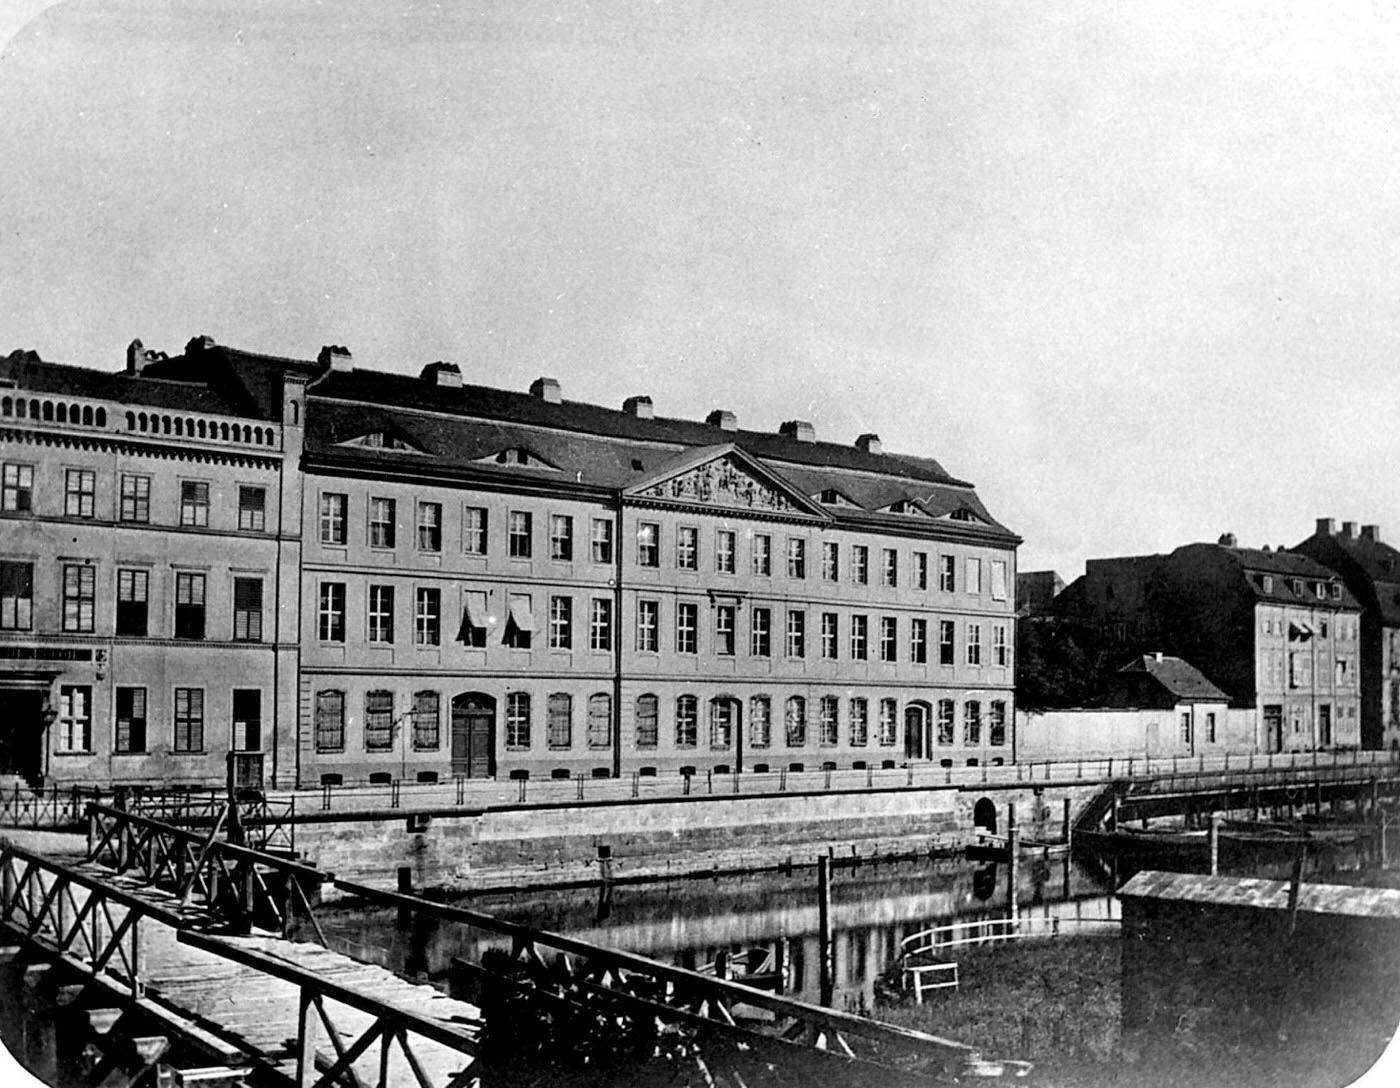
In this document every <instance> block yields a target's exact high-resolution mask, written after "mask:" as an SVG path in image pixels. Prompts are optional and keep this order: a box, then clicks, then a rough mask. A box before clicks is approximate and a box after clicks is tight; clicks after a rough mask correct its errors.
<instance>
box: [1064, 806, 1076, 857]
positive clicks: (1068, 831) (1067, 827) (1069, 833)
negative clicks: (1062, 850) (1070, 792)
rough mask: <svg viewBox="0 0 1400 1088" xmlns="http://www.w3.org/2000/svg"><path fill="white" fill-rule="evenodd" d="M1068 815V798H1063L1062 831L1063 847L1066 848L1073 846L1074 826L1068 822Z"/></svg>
mask: <svg viewBox="0 0 1400 1088" xmlns="http://www.w3.org/2000/svg"><path fill="white" fill-rule="evenodd" d="M1069 813H1070V799H1069V798H1068V797H1066V798H1065V815H1064V831H1063V838H1064V841H1065V846H1066V847H1070V846H1073V845H1074V824H1072V823H1071V822H1070V818H1069Z"/></svg>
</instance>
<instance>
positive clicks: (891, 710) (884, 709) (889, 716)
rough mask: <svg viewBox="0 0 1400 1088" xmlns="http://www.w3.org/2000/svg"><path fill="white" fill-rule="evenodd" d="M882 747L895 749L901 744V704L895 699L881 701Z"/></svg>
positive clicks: (880, 738) (880, 739)
mask: <svg viewBox="0 0 1400 1088" xmlns="http://www.w3.org/2000/svg"><path fill="white" fill-rule="evenodd" d="M879 741H880V746H881V747H882V748H893V747H894V746H895V744H897V743H898V742H899V703H897V702H896V701H895V700H894V699H881V700H880V737H879Z"/></svg>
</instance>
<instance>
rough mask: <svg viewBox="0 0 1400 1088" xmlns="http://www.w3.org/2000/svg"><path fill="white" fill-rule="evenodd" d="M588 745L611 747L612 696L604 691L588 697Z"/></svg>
mask: <svg viewBox="0 0 1400 1088" xmlns="http://www.w3.org/2000/svg"><path fill="white" fill-rule="evenodd" d="M588 747H590V748H611V747H612V696H611V695H608V694H607V693H605V692H599V693H598V694H597V695H590V696H589V697H588Z"/></svg>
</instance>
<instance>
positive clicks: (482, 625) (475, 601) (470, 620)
mask: <svg viewBox="0 0 1400 1088" xmlns="http://www.w3.org/2000/svg"><path fill="white" fill-rule="evenodd" d="M495 623H496V617H494V616H492V615H491V612H490V610H489V609H488V608H487V606H486V594H485V593H482V592H481V591H479V590H474V589H468V590H464V591H463V592H462V625H461V626H460V627H459V628H458V629H457V641H459V642H460V643H461V644H462V645H463V646H464V647H465V648H467V649H470V650H484V649H485V648H486V632H487V631H488V630H489V629H490V628H491V627H493V626H494V625H495Z"/></svg>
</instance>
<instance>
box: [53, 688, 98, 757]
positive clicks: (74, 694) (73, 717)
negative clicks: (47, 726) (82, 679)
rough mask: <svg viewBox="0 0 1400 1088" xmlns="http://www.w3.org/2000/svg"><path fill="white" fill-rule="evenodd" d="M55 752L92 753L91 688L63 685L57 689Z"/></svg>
mask: <svg viewBox="0 0 1400 1088" xmlns="http://www.w3.org/2000/svg"><path fill="white" fill-rule="evenodd" d="M54 724H55V727H56V729H57V731H58V732H57V742H58V743H57V745H56V747H57V750H58V751H60V752H91V751H92V688H90V687H87V686H86V685H81V686H75V685H69V684H64V685H63V686H61V687H60V688H59V689H58V721H57V722H55V723H54Z"/></svg>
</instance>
